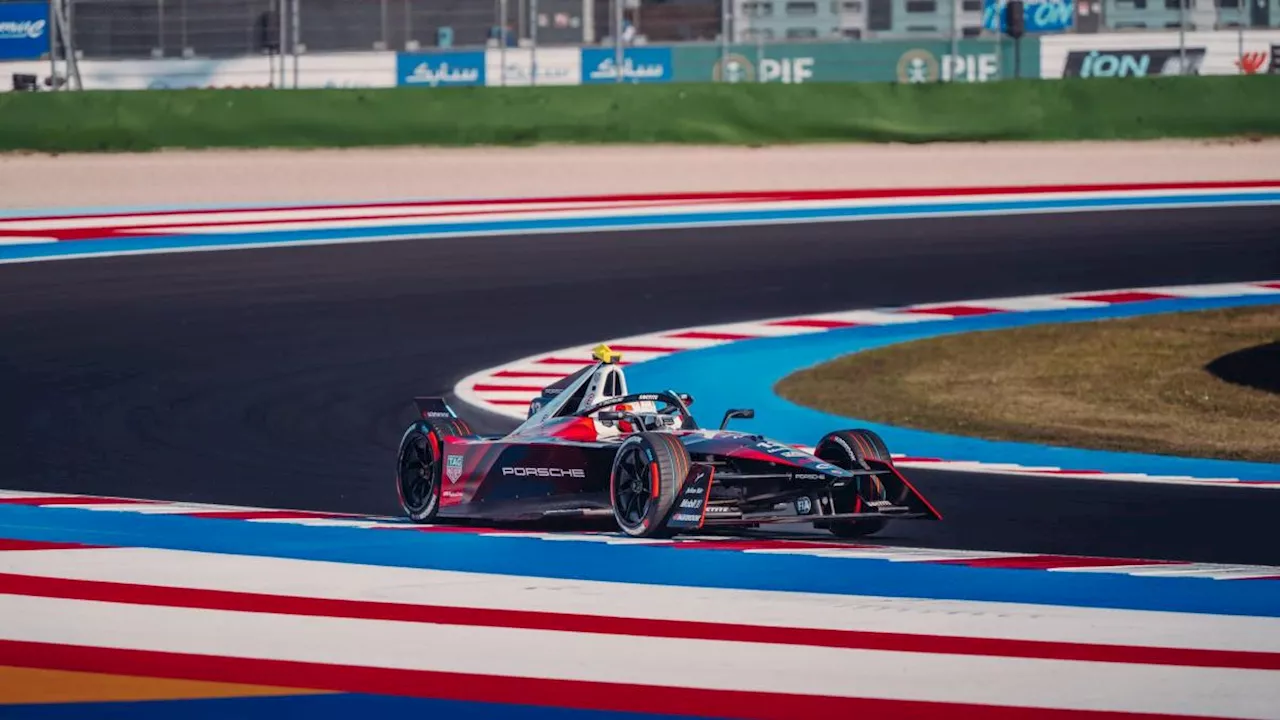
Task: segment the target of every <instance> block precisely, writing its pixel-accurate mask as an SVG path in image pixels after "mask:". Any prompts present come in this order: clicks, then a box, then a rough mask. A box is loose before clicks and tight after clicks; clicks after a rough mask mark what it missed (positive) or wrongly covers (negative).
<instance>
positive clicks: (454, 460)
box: [444, 455, 463, 482]
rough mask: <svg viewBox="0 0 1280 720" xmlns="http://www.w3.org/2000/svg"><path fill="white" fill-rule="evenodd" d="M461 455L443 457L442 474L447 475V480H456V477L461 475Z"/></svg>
mask: <svg viewBox="0 0 1280 720" xmlns="http://www.w3.org/2000/svg"><path fill="white" fill-rule="evenodd" d="M462 460H463V458H462V456H461V455H449V456H447V457H446V458H445V466H444V468H445V469H444V474H445V475H446V476H448V478H449V482H458V478H460V477H462Z"/></svg>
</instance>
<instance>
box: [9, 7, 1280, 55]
mask: <svg viewBox="0 0 1280 720" xmlns="http://www.w3.org/2000/svg"><path fill="white" fill-rule="evenodd" d="M13 1H15V0H0V2H13ZM65 2H66V3H67V11H68V16H69V18H68V19H69V25H70V26H71V28H72V30H73V40H74V43H73V44H74V47H75V49H76V53H77V55H78V56H79V57H81V58H87V59H98V58H101V59H108V58H119V59H146V58H183V57H187V58H191V57H202V58H222V57H239V56H245V55H259V54H272V53H277V52H279V51H280V48H281V46H282V43H283V46H284V47H285V48H286V49H287V52H292V51H294V49H295V48H294V43H295V42H296V45H297V48H296V49H297V51H299V52H313V53H328V52H348V51H374V50H380V51H403V50H408V51H414V50H425V49H432V48H441V47H445V48H448V47H454V48H467V47H486V46H489V47H492V46H495V45H497V44H505V45H508V46H517V45H521V44H524V43H527V42H528V41H529V39H530V37H531V36H532V35H533V33H534V28H535V26H536V33H537V43H538V45H540V46H554V45H583V44H588V45H589V44H609V43H611V42H612V32H611V28H612V27H613V22H614V12H615V4H616V3H618V2H621V3H622V4H623V12H624V14H625V17H626V19H627V22H628V23H629V24H630V25H631V26H632V27H633V28H634V30H635V32H636V33H637V34H638V36H639V37H640V38H641V39H642V40H643V41H645V42H652V43H668V44H669V43H683V42H718V41H720V39H721V36H722V32H727V33H728V35H729V38H730V39H731V40H732V41H733V42H739V43H742V42H747V43H771V42H791V43H795V42H805V41H825V42H830V41H833V40H843V41H848V42H865V41H874V40H881V39H883V40H899V39H913V40H914V39H929V38H943V39H949V38H951V37H953V36H956V37H961V38H964V37H977V36H979V35H980V34H981V33H982V30H981V26H982V15H983V8H982V2H983V0H65ZM1179 3H1182V4H1183V6H1182V7H1179ZM535 4H536V12H535ZM1075 21H1076V22H1075V24H1076V27H1075V29H1074V30H1073V32H1077V33H1107V32H1133V31H1142V30H1153V31H1166V32H1167V31H1168V30H1170V29H1175V30H1176V29H1178V28H1179V27H1182V28H1184V29H1185V30H1187V31H1203V30H1215V29H1227V28H1237V27H1246V28H1259V29H1260V28H1266V27H1280V0H1076V16H1075Z"/></svg>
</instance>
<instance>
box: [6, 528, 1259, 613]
mask: <svg viewBox="0 0 1280 720" xmlns="http://www.w3.org/2000/svg"><path fill="white" fill-rule="evenodd" d="M0 537H10V538H18V539H25V540H45V541H55V542H56V541H61V542H81V543H92V544H102V545H119V546H133V547H150V548H163V549H171V550H193V551H201V552H212V553H222V554H231V555H258V556H269V557H279V558H293V559H299V560H326V561H331V562H345V563H359V564H365V565H378V566H388V567H409V568H428V569H435V570H452V571H460V572H476V573H489V574H498V575H513V576H525V577H528V576H534V577H547V578H561V579H569V580H596V581H610V582H625V583H645V584H653V585H673V586H683V587H713V588H736V589H743V590H775V591H785V592H810V593H828V594H837V595H873V596H884V597H899V598H934V599H949V600H973V601H990V602H1016V603H1032V604H1040V605H1067V606H1078V607H1093V608H1117V609H1134V610H1162V611H1170V612H1189V613H1212V614H1219V615H1250V616H1263V617H1280V582H1266V581H1258V582H1245V581H1230V582H1221V581H1214V580H1206V579H1202V578H1179V577H1160V578H1152V577H1136V576H1128V575H1119V574H1114V575H1113V574H1103V573H1089V574H1073V573H1052V572H1044V571H1036V570H1006V569H995V568H970V567H963V566H951V565H937V564H925V563H891V562H887V561H883V560H868V559H834V558H822V557H811V556H799V555H765V554H749V553H742V552H735V551H729V550H714V549H710V550H698V549H674V548H670V547H647V546H635V545H603V544H598V543H592V542H547V541H545V540H539V539H537V538H520V537H485V536H480V535H473V534H469V533H420V532H412V531H405V532H401V531H395V530H363V529H353V528H338V527H317V526H312V527H307V526H296V525H295V526H289V525H275V524H261V523H251V522H243V521H233V520H209V519H201V518H189V517H181V516H172V515H140V514H134V513H116V512H101V511H93V510H83V509H72V508H39V507H26V506H12V505H10V506H4V505H0Z"/></svg>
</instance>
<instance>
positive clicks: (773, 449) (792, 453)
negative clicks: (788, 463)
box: [756, 440, 808, 459]
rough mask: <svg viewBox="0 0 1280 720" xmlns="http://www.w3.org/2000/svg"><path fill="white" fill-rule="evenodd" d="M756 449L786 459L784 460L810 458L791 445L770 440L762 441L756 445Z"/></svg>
mask: <svg viewBox="0 0 1280 720" xmlns="http://www.w3.org/2000/svg"><path fill="white" fill-rule="evenodd" d="M756 447H757V448H760V449H761V450H763V451H765V452H767V453H769V454H770V455H777V456H779V457H784V458H792V459H796V458H806V457H808V455H807V454H806V453H802V452H799V451H798V450H796V449H795V448H793V447H791V446H790V445H783V444H782V443H777V442H773V441H770V440H762V441H760V442H758V443H756Z"/></svg>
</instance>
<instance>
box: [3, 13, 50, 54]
mask: <svg viewBox="0 0 1280 720" xmlns="http://www.w3.org/2000/svg"><path fill="white" fill-rule="evenodd" d="M48 52H49V4H48V3H0V60H32V59H35V58H38V57H40V56H41V55H44V54H46V53H48Z"/></svg>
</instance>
